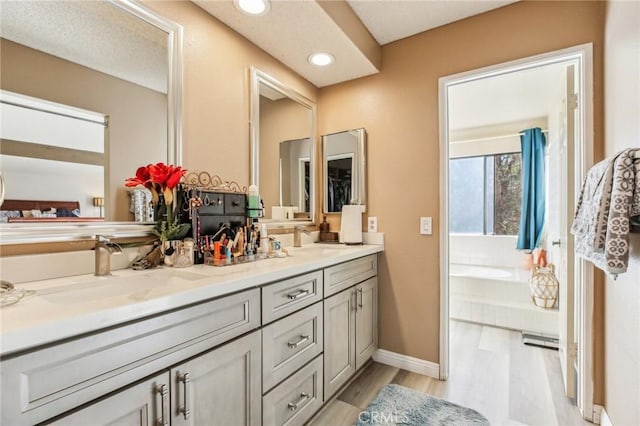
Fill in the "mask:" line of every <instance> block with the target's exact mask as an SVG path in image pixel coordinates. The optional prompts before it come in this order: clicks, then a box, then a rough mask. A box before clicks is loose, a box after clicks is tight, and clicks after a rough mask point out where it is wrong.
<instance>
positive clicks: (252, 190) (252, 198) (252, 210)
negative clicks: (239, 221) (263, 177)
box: [247, 185, 260, 217]
mask: <svg viewBox="0 0 640 426" xmlns="http://www.w3.org/2000/svg"><path fill="white" fill-rule="evenodd" d="M247 203H248V205H249V206H248V210H249V212H248V213H249V214H248V216H249V217H258V216H259V212H260V191H258V187H257V186H256V185H251V186H249V197H248V202H247Z"/></svg>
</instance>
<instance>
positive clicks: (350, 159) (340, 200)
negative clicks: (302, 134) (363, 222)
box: [322, 129, 367, 213]
mask: <svg viewBox="0 0 640 426" xmlns="http://www.w3.org/2000/svg"><path fill="white" fill-rule="evenodd" d="M366 145H367V132H366V131H365V130H364V129H355V130H347V131H344V132H337V133H331V134H328V135H323V136H322V192H323V199H324V203H323V204H324V208H323V212H324V213H340V212H341V211H342V206H343V205H345V204H360V205H362V211H363V212H365V211H366V196H367V193H366V187H367V182H366V180H367V173H366V167H365V166H366Z"/></svg>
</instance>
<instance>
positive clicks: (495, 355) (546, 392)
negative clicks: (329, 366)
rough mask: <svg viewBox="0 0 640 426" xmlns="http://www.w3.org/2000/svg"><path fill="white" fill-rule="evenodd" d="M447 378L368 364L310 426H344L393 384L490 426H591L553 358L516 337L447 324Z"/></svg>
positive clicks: (552, 353) (555, 355) (547, 351)
mask: <svg viewBox="0 0 640 426" xmlns="http://www.w3.org/2000/svg"><path fill="white" fill-rule="evenodd" d="M449 373H450V378H449V380H447V381H440V380H436V379H433V378H430V377H427V376H422V375H420V374H416V373H411V372H409V371H405V370H400V369H398V368H396V367H390V366H387V365H383V364H379V363H375V362H374V363H372V364H370V365H369V366H368V367H366V369H365V371H364V372H363V373H362V375H360V376H359V377H358V378H357V379H356V380H355V381H354V382H353V383H351V384H350V385H349V386H347V388H346V389H344V390H343V391H342V392H341V393H340V394H339V395H338V397H337V399H335V400H334V401H332V402H330V403H329V404H328V405H327V407H326V409H324V410H323V411H322V412H321V413H320V414H319V415H318V416H317V417H316V418H315V419H314V420H312V421H311V423H310V424H311V425H313V426H325V425H326V426H347V425H352V424H354V423H355V422H356V421H357V419H358V414H359V413H360V412H361V411H362V410H363V409H365V408H366V407H367V405H369V403H370V402H371V401H372V400H373V398H375V396H376V395H377V393H378V391H379V390H380V389H381V388H382V387H383V386H384V385H386V384H389V383H397V384H399V385H402V386H406V387H409V388H413V389H416V390H418V391H421V392H425V393H427V394H430V395H433V396H436V397H438V398H443V399H446V400H449V401H452V402H455V403H457V404H461V405H464V406H467V407H470V408H473V409H475V410H478V411H479V412H481V413H482V414H483V415H484V416H486V417H487V419H489V421H490V423H491V424H492V425H520V424H525V425H548V426H552V425H590V424H591V423H588V422H586V421H584V420H583V419H582V417H581V416H580V413H579V412H578V409H577V407H576V406H575V405H574V404H573V403H572V402H571V400H570V399H569V398H567V397H566V396H565V395H564V389H563V385H562V377H561V373H560V361H559V360H558V352H557V351H554V350H550V349H543V348H537V347H531V346H526V345H523V344H522V342H521V341H520V334H519V333H517V332H515V331H509V330H504V329H499V328H495V327H488V326H482V325H477V324H471V323H463V322H459V321H451V363H450V371H449Z"/></svg>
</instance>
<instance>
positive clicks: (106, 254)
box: [94, 235, 122, 277]
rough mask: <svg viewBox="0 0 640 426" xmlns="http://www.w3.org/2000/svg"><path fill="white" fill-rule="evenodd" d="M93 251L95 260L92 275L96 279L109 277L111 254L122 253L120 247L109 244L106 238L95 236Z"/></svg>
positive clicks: (109, 241)
mask: <svg viewBox="0 0 640 426" xmlns="http://www.w3.org/2000/svg"><path fill="white" fill-rule="evenodd" d="M94 250H95V258H96V269H95V272H94V275H95V276H97V277H102V276H106V275H111V254H112V253H113V254H120V253H122V247H120V246H119V245H118V244H116V243H114V242H111V240H109V237H108V236H105V235H96V245H95V247H94Z"/></svg>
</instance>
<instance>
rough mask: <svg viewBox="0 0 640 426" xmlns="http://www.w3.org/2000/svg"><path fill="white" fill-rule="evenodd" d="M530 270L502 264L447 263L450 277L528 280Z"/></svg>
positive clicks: (523, 281) (525, 281)
mask: <svg viewBox="0 0 640 426" xmlns="http://www.w3.org/2000/svg"><path fill="white" fill-rule="evenodd" d="M530 273H531V271H527V270H524V269H522V268H509V267H504V266H484V265H462V264H459V263H452V264H450V265H449V275H450V276H452V277H468V278H479V279H486V280H499V281H514V282H522V283H527V282H529V275H530Z"/></svg>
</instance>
